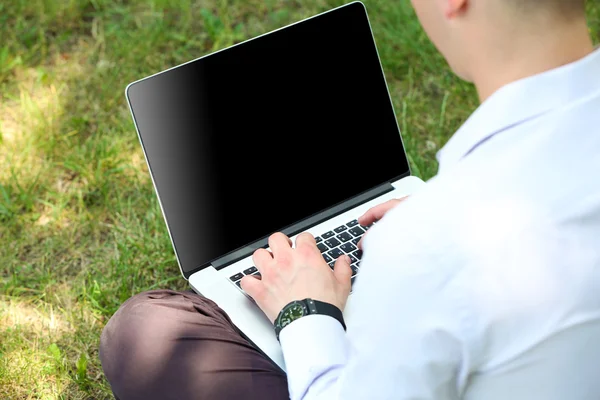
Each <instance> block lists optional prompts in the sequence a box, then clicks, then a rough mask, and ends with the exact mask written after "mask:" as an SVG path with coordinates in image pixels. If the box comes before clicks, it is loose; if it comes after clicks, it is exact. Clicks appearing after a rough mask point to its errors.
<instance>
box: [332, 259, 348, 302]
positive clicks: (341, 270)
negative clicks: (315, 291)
mask: <svg viewBox="0 0 600 400" xmlns="http://www.w3.org/2000/svg"><path fill="white" fill-rule="evenodd" d="M333 275H334V276H335V278H336V279H337V281H338V282H339V283H341V284H342V285H343V287H344V289H345V290H347V292H348V293H350V278H352V268H350V257H348V256H346V255H343V256H340V257H338V259H337V260H336V261H335V265H334V266H333Z"/></svg>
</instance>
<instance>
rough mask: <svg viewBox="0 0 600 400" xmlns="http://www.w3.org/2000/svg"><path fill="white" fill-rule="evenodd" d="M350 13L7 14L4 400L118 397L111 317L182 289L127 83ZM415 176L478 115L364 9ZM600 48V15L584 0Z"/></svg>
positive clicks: (306, 0) (0, 363)
mask: <svg viewBox="0 0 600 400" xmlns="http://www.w3.org/2000/svg"><path fill="white" fill-rule="evenodd" d="M342 3H344V1H334V0H303V1H302V2H299V1H293V0H260V1H259V0H244V1H242V0H229V1H221V0H204V1H202V0H199V1H192V0H151V1H141V0H88V1H84V0H61V1H59V0H30V1H25V0H12V1H9V2H2V3H0V398H2V399H5V398H6V399H89V398H94V399H102V398H111V394H110V390H109V387H108V384H107V382H106V381H105V379H104V377H103V375H102V371H101V367H100V362H99V360H98V338H99V335H100V332H101V330H102V327H103V326H104V324H105V323H106V322H107V321H108V319H109V318H110V316H111V315H112V314H113V313H114V311H115V310H116V309H117V308H118V307H119V305H120V304H121V303H122V302H123V301H125V300H126V299H127V298H128V297H130V296H131V295H133V294H135V293H138V292H140V291H143V290H147V289H151V288H158V287H171V288H179V289H182V288H184V287H185V282H183V280H182V279H181V278H180V275H179V271H178V268H177V264H176V261H175V258H174V255H173V252H172V249H171V245H170V242H169V239H168V235H167V232H166V229H165V226H164V223H163V220H162V216H161V214H160V209H159V206H158V204H157V201H156V198H155V196H154V192H153V189H152V185H151V181H150V179H149V175H148V171H147V169H146V165H145V162H144V159H143V155H142V153H141V149H140V146H139V144H138V139H137V136H136V134H135V130H134V127H133V124H132V121H131V117H130V115H129V112H128V109H127V107H126V104H125V99H124V95H123V89H124V88H125V86H126V84H127V83H129V82H131V81H133V80H136V79H138V78H140V77H144V76H146V75H148V74H151V73H154V72H157V71H160V70H163V69H165V68H168V67H171V66H174V65H176V64H179V63H182V62H185V61H188V60H190V59H193V58H196V57H199V56H201V55H203V54H206V53H209V52H211V51H213V50H216V49H219V48H222V47H225V46H228V45H230V44H233V43H235V42H239V41H241V40H243V39H245V38H249V37H252V36H255V35H257V34H260V33H264V32H266V31H269V30H271V29H274V28H277V27H280V26H282V25H285V24H288V23H291V22H294V21H297V20H299V19H302V18H304V17H308V16H310V15H313V14H315V13H318V12H320V11H324V10H326V9H329V8H331V7H334V6H337V5H340V4H342ZM365 3H366V5H367V8H368V9H369V11H370V16H371V20H372V21H371V22H372V25H373V29H374V33H375V37H376V40H377V44H378V47H379V50H380V54H381V57H382V61H383V65H384V70H385V72H386V75H387V78H388V83H389V87H390V91H391V93H392V97H393V100H394V105H395V108H396V111H397V117H398V120H399V123H400V126H401V128H402V132H403V136H404V139H405V144H406V146H407V150H408V154H409V157H410V162H411V165H412V168H413V171H414V172H415V173H416V174H417V175H419V176H421V177H422V178H424V179H427V178H429V177H431V176H432V175H434V174H435V172H436V170H437V164H436V162H435V158H434V155H435V152H436V151H437V150H438V149H439V148H440V147H441V146H442V145H443V144H444V143H445V141H446V140H447V139H448V137H449V136H450V135H451V134H452V133H453V132H454V131H455V130H456V129H457V128H458V127H459V126H460V124H461V123H462V122H463V121H464V120H465V119H466V118H467V116H468V115H469V114H470V113H471V112H472V110H474V109H475V108H476V106H477V100H476V96H475V93H474V90H473V87H472V86H471V85H469V84H466V83H463V82H461V81H459V80H458V79H457V78H456V77H454V75H453V74H452V73H451V72H450V70H449V69H448V67H447V66H446V64H445V62H444V61H443V59H442V58H441V56H440V55H439V54H437V52H436V51H435V49H434V48H433V46H432V45H431V44H430V43H429V41H428V40H427V38H426V36H425V35H424V33H423V31H422V30H421V28H420V26H419V24H418V22H417V20H416V18H415V16H414V14H413V11H412V9H411V8H410V5H409V3H408V1H406V0H401V1H375V0H373V1H369V0H367V1H365ZM589 4H590V5H589V15H590V26H591V31H592V32H593V34H594V35H595V39H598V34H599V32H600V7H599V6H598V5H597V3H595V2H589Z"/></svg>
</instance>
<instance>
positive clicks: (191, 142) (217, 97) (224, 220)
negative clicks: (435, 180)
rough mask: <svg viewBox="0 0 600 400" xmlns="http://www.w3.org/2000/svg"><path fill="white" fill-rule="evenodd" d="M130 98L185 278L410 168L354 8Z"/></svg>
mask: <svg viewBox="0 0 600 400" xmlns="http://www.w3.org/2000/svg"><path fill="white" fill-rule="evenodd" d="M127 96H128V100H129V102H130V105H131V109H132V113H133V117H134V120H135V123H136V126H137V129H138V132H139V135H140V140H141V143H142V146H143V148H144V151H145V153H146V157H147V159H148V164H149V166H150V171H151V174H152V176H153V179H154V183H155V186H156V190H157V192H158V196H159V199H160V203H161V205H162V209H163V212H164V214H165V219H166V221H167V225H168V228H169V232H170V234H171V237H172V240H173V243H174V246H175V251H176V253H177V256H178V260H179V263H180V266H181V268H182V269H183V271H184V273H187V272H189V271H192V270H195V269H198V268H199V267H201V266H204V265H207V264H208V263H210V262H211V261H212V260H215V259H217V258H219V257H221V256H223V255H225V254H227V253H229V252H232V251H234V250H236V249H238V248H240V247H243V246H245V245H248V244H249V243H252V242H255V241H257V240H259V239H261V238H264V237H266V236H268V235H269V234H271V233H273V232H276V231H279V230H282V229H283V228H284V227H286V226H289V225H291V224H294V223H296V222H298V221H300V220H302V219H304V218H307V217H310V216H312V215H314V214H316V213H318V212H320V211H323V210H325V209H327V208H329V207H331V206H334V205H336V204H339V203H341V202H343V201H345V200H347V199H349V198H352V197H353V196H356V195H357V194H360V193H362V192H364V191H367V190H369V189H372V188H374V187H376V186H378V185H381V184H383V183H385V182H388V181H391V180H394V179H395V178H399V177H400V176H402V175H405V174H407V173H408V171H409V168H408V163H407V160H406V156H405V153H404V149H403V147H402V141H401V139H400V132H399V130H398V125H397V122H396V118H395V115H394V111H393V108H392V104H391V102H390V97H389V95H388V91H387V87H386V83H385V79H384V76H383V72H382V68H381V64H380V62H379V58H378V55H377V51H376V48H375V43H374V40H373V37H372V33H371V29H370V26H369V22H368V20H367V15H366V12H365V9H364V7H363V6H362V4H360V3H352V4H350V5H347V6H343V7H340V8H338V9H335V10H333V11H330V12H327V13H324V14H320V15H318V16H316V17H313V18H310V19H308V20H305V21H302V22H299V23H297V24H294V25H291V26H288V27H285V28H283V29H280V30H277V31H275V32H272V33H269V34H266V35H263V36H261V37H258V38H256V39H252V40H249V41H247V42H244V43H241V44H238V45H236V46H233V47H231V48H229V49H226V50H223V51H220V52H216V53H213V54H211V55H208V56H206V57H203V58H201V59H198V60H195V61H192V62H190V63H187V64H183V65H181V66H178V67H176V68H173V69H170V70H168V71H165V72H163V73H160V74H158V75H154V76H152V77H150V78H147V79H144V80H141V81H138V82H136V83H133V84H132V85H130V87H129V88H128V90H127ZM186 275H187V274H186Z"/></svg>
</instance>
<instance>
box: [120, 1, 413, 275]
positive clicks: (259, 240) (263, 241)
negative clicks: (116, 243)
mask: <svg viewBox="0 0 600 400" xmlns="http://www.w3.org/2000/svg"><path fill="white" fill-rule="evenodd" d="M346 7H361V8H362V10H363V16H364V18H365V19H366V21H367V23H368V26H369V32H370V34H371V39H372V41H373V43H374V47H375V50H376V56H377V59H378V60H377V61H378V62H379V66H380V67H381V72H382V74H381V76H382V79H383V81H384V83H385V88H386V91H387V96H388V100H389V105H390V107H391V109H392V112H393V115H394V116H395V115H396V113H395V110H394V105H393V101H392V98H391V95H390V91H389V86H388V84H387V80H386V78H385V74H384V71H383V65H382V64H381V58H380V56H379V51H378V49H377V45H376V43H375V37H374V35H373V29H372V26H371V23H370V20H369V17H368V13H367V9H366V6H365V5H364V4H363V3H362V2H361V1H354V2H351V3H348V4H344V5H342V6H339V7H336V8H333V9H331V10H328V11H325V12H322V13H319V14H316V15H313V16H311V17H308V18H305V19H303V20H300V21H297V22H294V23H291V24H289V25H286V26H283V27H281V28H278V29H275V30H272V31H269V32H266V33H264V34H262V35H258V36H256V37H253V38H250V39H247V40H245V41H243V42H240V43H237V44H234V45H232V46H229V47H226V48H224V49H221V50H217V51H214V52H212V53H209V54H206V55H204V56H201V57H199V58H196V59H193V60H190V61H188V62H185V63H182V64H179V65H176V66H174V67H171V68H169V69H166V70H163V71H160V72H158V73H155V74H152V75H149V76H147V77H145V78H142V79H139V80H137V81H134V82H132V83H130V84H129V85H127V87H126V88H125V97H126V99H127V103H128V106H129V111H130V113H131V116H132V119H133V123H134V125H135V129H136V132H137V135H138V139H139V141H140V144H141V146H142V150H143V153H144V159H145V160H146V165H147V167H148V170H149V172H150V177H151V180H152V185H153V187H154V192H155V193H156V196H157V199H158V203H159V206H160V209H161V213H162V215H163V219H164V221H165V224H166V226H167V232H168V234H169V239H170V240H171V245H172V247H173V251H174V253H175V257H176V259H177V264H178V266H179V270H180V272H181V274H182V276H183V277H184V278H185V279H186V280H187V279H189V277H190V276H191V275H192V274H194V273H196V272H198V271H201V270H203V269H205V268H207V267H209V266H211V265H212V264H213V263H214V262H215V261H216V260H218V259H220V258H226V257H227V256H228V255H231V254H233V253H239V252H240V251H241V250H245V249H247V253H248V254H247V255H250V254H251V253H252V252H253V251H255V250H256V249H258V248H260V247H266V246H265V245H266V241H267V238H268V236H266V237H264V238H257V240H256V241H255V242H252V243H248V244H247V245H245V246H241V247H239V248H237V249H233V250H232V251H230V252H229V253H227V254H223V255H222V256H221V257H219V258H217V259H214V260H211V261H209V262H206V263H205V264H202V265H199V266H196V267H191V268H190V270H189V271H186V269H185V268H183V266H182V263H181V259H180V257H179V255H178V253H177V245H176V244H175V241H174V240H173V235H172V234H171V228H170V225H169V221H168V220H167V218H166V213H165V210H164V208H163V203H162V201H161V199H160V193H159V191H158V187H157V185H156V182H155V180H154V174H153V173H152V167H151V166H150V162H149V160H148V156H147V152H146V149H145V147H144V142H143V140H142V135H141V132H140V130H139V127H138V124H137V122H136V117H135V114H134V111H133V104H132V101H131V98H130V96H129V90H130V89H131V87H133V86H134V85H136V84H138V83H140V82H143V81H146V80H149V79H152V78H154V77H156V76H158V75H161V74H164V73H166V72H169V71H172V70H175V69H178V68H180V67H183V66H185V65H187V64H191V63H195V62H199V61H201V60H203V59H205V58H207V57H210V56H213V55H215V54H218V53H221V52H224V51H230V50H232V49H234V48H236V47H238V46H242V45H244V44H245V43H248V42H250V41H253V40H257V39H260V38H261V37H264V36H267V35H272V34H274V33H276V32H278V31H281V30H283V29H286V28H289V27H292V26H294V25H298V24H302V23H303V22H306V21H309V20H313V19H316V18H318V17H320V16H323V15H325V14H329V13H333V12H335V11H337V10H340V9H342V8H346ZM394 119H395V123H396V127H397V134H398V135H399V136H400V141H401V144H402V149H403V154H398V156H403V157H404V159H405V164H406V165H407V167H408V170H407V171H405V172H403V173H400V174H398V175H397V176H395V177H393V178H391V179H390V181H389V183H391V182H395V181H397V180H399V179H402V178H404V177H406V176H410V175H412V171H411V169H410V163H409V162H408V159H407V155H406V147H405V145H404V140H403V138H402V135H401V132H400V127H399V125H398V120H397V118H394ZM390 188H391V186H390ZM367 192H369V190H366V191H363V192H361V193H358V194H357V195H355V196H354V197H353V198H357V197H361V196H362V197H363V198H368V196H367V197H365V195H366V194H367ZM349 200H350V199H345V200H343V201H341V202H338V203H336V204H332V205H331V206H330V207H328V208H327V209H325V210H322V211H320V212H317V213H315V214H313V215H309V216H306V218H304V219H303V220H302V221H305V220H311V219H313V220H314V217H315V215H318V214H324V218H331V217H332V216H333V215H337V214H339V212H337V213H333V214H332V213H331V212H330V213H327V211H328V210H334V209H336V208H337V209H339V207H340V205H341V204H344V203H346V202H348V201H349ZM365 201H368V200H365ZM363 202H364V201H363ZM325 215H326V216H325ZM302 221H296V222H294V223H292V224H290V225H288V226H286V227H281V229H280V230H281V231H287V230H288V228H290V227H292V226H297V225H301V223H302ZM318 223H319V222H317V223H311V224H310V226H314V225H316V224H318ZM310 226H305V227H304V229H308V228H309V227H310ZM247 255H246V256H247ZM239 259H240V258H237V259H235V260H233V261H232V262H235V261H237V260H239ZM227 265H229V263H228V264H227ZM224 266H226V265H221V267H220V268H222V267H224ZM220 268H218V269H220Z"/></svg>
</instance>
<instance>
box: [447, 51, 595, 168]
mask: <svg viewBox="0 0 600 400" xmlns="http://www.w3.org/2000/svg"><path fill="white" fill-rule="evenodd" d="M599 89H600V49H597V50H595V51H594V52H593V53H591V54H589V55H587V56H586V57H584V58H582V59H580V60H578V61H575V62H573V63H571V64H567V65H564V66H562V67H559V68H556V69H553V70H550V71H546V72H543V73H541V74H538V75H534V76H531V77H528V78H524V79H520V80H518V81H515V82H512V83H509V84H508V85H505V86H503V87H502V88H500V89H498V90H497V91H496V92H495V93H494V94H492V95H491V96H490V97H489V98H488V99H487V100H485V101H484V102H483V103H482V104H481V105H480V106H479V108H478V109H477V110H475V112H474V113H473V114H472V115H471V116H470V117H469V119H468V120H467V121H466V122H465V123H464V124H463V126H462V127H461V128H460V129H459V130H458V131H457V132H456V133H455V134H454V135H453V136H452V137H451V138H450V140H449V141H448V143H446V145H445V146H444V147H443V148H442V149H441V150H440V151H438V153H437V159H438V161H439V169H440V171H442V169H446V168H448V167H451V166H452V165H454V164H456V163H457V162H459V161H460V159H461V158H463V157H464V156H465V155H467V154H469V153H470V152H471V151H472V150H474V149H475V147H477V146H478V145H479V144H480V143H482V142H483V141H485V140H487V139H488V138H490V137H491V136H493V135H495V134H497V133H500V132H501V131H504V130H507V129H509V128H511V127H513V126H515V125H518V124H520V123H523V122H525V121H527V120H530V119H532V118H535V117H537V116H539V115H542V114H545V113H547V112H549V111H551V110H554V109H557V108H560V107H561V106H563V105H565V104H568V103H571V102H573V101H574V100H576V99H579V98H582V97H586V96H587V95H589V94H592V93H594V92H596V91H598V90H599Z"/></svg>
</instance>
